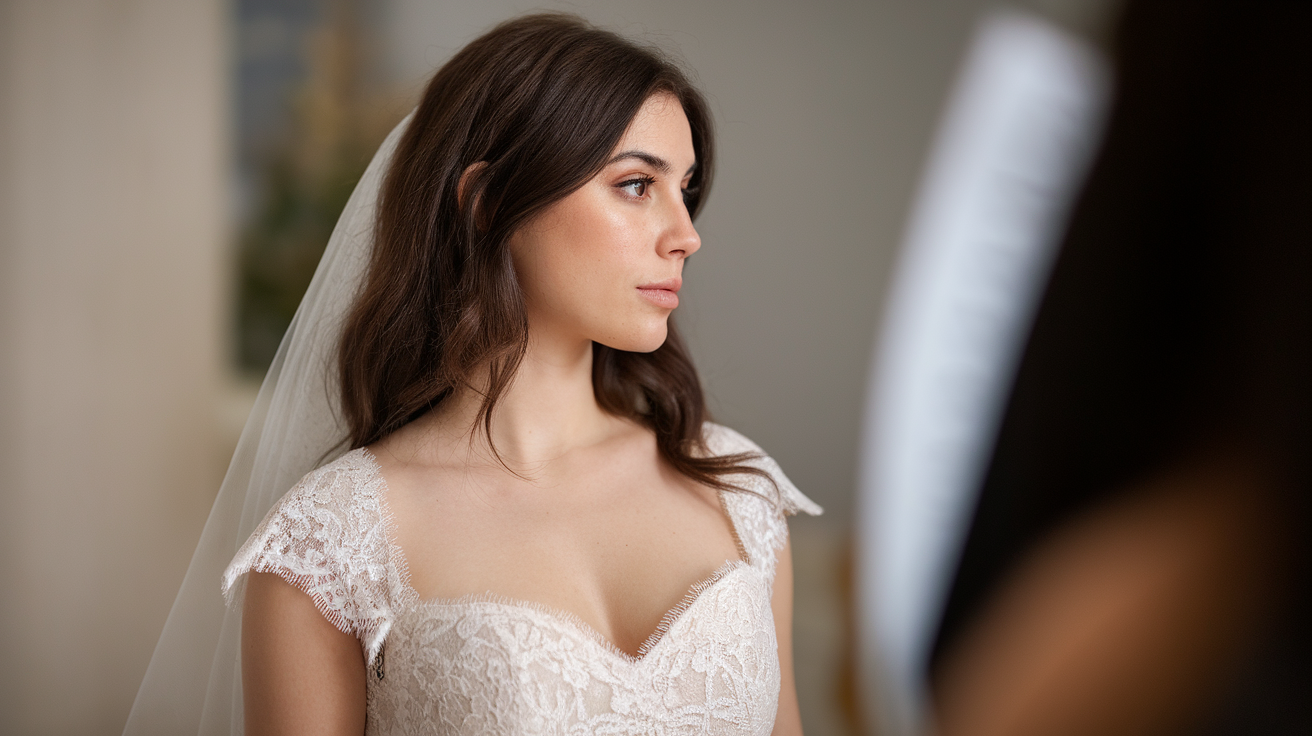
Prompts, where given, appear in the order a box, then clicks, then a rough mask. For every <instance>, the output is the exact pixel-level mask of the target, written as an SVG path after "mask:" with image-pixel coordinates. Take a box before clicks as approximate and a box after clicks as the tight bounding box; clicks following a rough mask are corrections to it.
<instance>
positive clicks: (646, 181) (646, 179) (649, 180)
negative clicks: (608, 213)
mask: <svg viewBox="0 0 1312 736" xmlns="http://www.w3.org/2000/svg"><path fill="white" fill-rule="evenodd" d="M655 182H656V178H655V177H653V176H640V177H637V178H634V179H629V180H628V181H626V182H621V183H620V184H619V188H620V189H628V188H629V187H631V186H635V185H637V184H641V185H642V186H643V190H642V194H630V195H629V196H630V197H632V198H634V199H642V198H643V197H644V196H645V195H646V194H647V189H646V188H647V187H649V186H651V185H652V184H653V183H655Z"/></svg>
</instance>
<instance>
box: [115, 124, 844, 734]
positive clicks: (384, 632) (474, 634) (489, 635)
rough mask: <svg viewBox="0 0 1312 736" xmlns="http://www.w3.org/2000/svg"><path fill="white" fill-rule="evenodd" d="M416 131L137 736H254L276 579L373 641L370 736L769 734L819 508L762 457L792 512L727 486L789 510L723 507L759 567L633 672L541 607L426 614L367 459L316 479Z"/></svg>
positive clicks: (715, 433) (221, 501)
mask: <svg viewBox="0 0 1312 736" xmlns="http://www.w3.org/2000/svg"><path fill="white" fill-rule="evenodd" d="M410 119H411V118H410V117H407V118H406V119H405V120H403V121H401V123H400V124H399V125H397V126H396V128H395V129H394V130H393V131H392V133H391V134H390V135H388V137H387V139H386V140H385V141H384V142H383V144H382V146H380V147H379V149H378V152H377V154H375V156H374V159H373V161H371V162H370V164H369V166H368V168H367V169H366V170H365V173H364V176H363V177H361V179H360V182H359V183H358V184H357V185H356V188H355V191H354V192H353V193H352V194H351V198H350V200H349V201H348V202H347V204H346V207H345V209H344V210H343V211H342V216H341V218H340V219H339V220H338V221H337V226H336V227H335V228H334V230H333V234H332V237H331V238H329V240H328V245H327V248H326V249H325V251H324V255H323V258H322V259H321V260H320V261H319V267H318V269H317V270H316V271H315V274H314V279H313V280H312V281H311V282H310V287H309V289H308V290H307V291H306V293H305V297H304V298H303V299H302V300H301V305H300V307H299V308H298V309H297V310H296V316H295V318H294V319H293V320H292V324H291V326H290V327H289V328H288V329H287V334H286V335H285V336H284V337H283V341H282V344H281V345H280V346H279V348H278V354H277V356H276V357H275V358H274V361H273V364H272V365H271V366H270V368H269V372H268V375H267V376H266V377H265V380H264V384H263V385H262V386H261V388H260V393H259V397H258V399H257V400H256V403H255V408H254V409H253V410H252V411H251V414H250V417H249V418H248V419H247V422H246V428H245V429H244V430H243V431H242V435H241V440H240V442H238V444H237V450H236V452H235V453H234V454H233V459H232V464H231V465H230V466H229V468H228V474H227V476H226V477H225V478H224V480H223V485H222V486H221V487H220V489H219V493H218V496H217V497H216V498H215V500H214V507H213V508H212V509H211V511H210V516H209V519H208V520H207V521H206V523H205V530H204V532H203V533H202V534H201V538H200V542H199V543H198V544H197V545H196V552H195V554H194V555H193V556H192V559H191V564H190V565H189V566H188V568H187V575H186V578H185V579H184V580H183V583H182V587H181V588H180V590H179V591H178V595H177V598H176V599H175V600H174V603H173V608H172V610H171V611H170V613H169V617H168V621H167V622H166V623H165V625H164V630H163V632H162V633H161V635H160V639H159V643H158V644H157V645H156V647H155V652H154V654H153V656H152V657H151V660H150V666H149V667H148V668H147V670H146V675H145V677H144V678H143V680H142V683H141V688H140V690H138V692H137V698H136V701H135V702H134V703H133V706H132V712H131V713H130V714H129V716H128V722H127V724H126V726H125V727H124V730H123V733H124V736H154V735H155V734H190V733H195V734H200V735H201V736H240V734H242V733H244V717H243V710H244V707H243V702H242V681H241V606H240V605H239V602H238V600H237V599H238V598H239V597H240V595H241V592H242V585H241V580H239V579H238V578H241V574H242V573H243V572H245V571H247V570H251V569H255V570H272V571H276V572H279V573H280V574H282V575H283V576H284V577H285V578H287V579H289V580H291V581H292V582H293V583H294V584H296V585H298V586H299V587H300V588H301V589H303V590H305V591H306V592H307V593H309V594H310V595H311V596H312V597H313V598H314V600H315V602H316V603H317V604H318V606H319V608H320V610H322V611H323V612H324V615H325V616H326V617H327V618H328V619H329V620H330V621H332V622H333V623H334V624H336V625H337V626H338V627H339V628H341V629H342V630H344V631H350V632H352V633H353V634H355V635H356V636H358V637H359V639H360V641H361V644H362V646H363V647H364V648H365V654H366V658H367V662H368V669H369V674H370V676H369V678H368V683H369V684H368V686H367V687H368V691H367V698H368V701H367V703H368V705H367V708H368V732H369V733H371V734H405V733H426V734H431V733H436V734H450V733H461V734H466V733H467V734H485V733H506V734H510V733H514V734H521V733H522V734H532V733H548V734H549V733H657V734H661V733H664V734H679V733H744V734H754V733H765V732H768V731H769V730H770V726H771V723H772V722H773V720H774V710H775V706H776V701H777V698H778V689H779V666H778V658H777V653H776V649H775V640H774V624H773V616H772V614H771V611H770V607H769V605H770V589H771V586H772V583H773V578H774V564H775V555H774V552H775V550H777V549H778V548H779V547H780V546H782V544H783V542H784V540H785V539H786V536H785V535H786V534H787V527H786V525H785V524H784V519H783V516H782V514H783V513H784V512H792V513H796V512H797V511H806V512H809V513H819V511H820V509H819V507H817V506H815V504H813V503H811V502H810V501H809V500H808V499H806V498H805V497H804V496H802V495H801V493H799V492H798V491H797V489H796V488H794V487H793V485H792V484H791V483H790V482H789V481H788V479H787V478H786V477H784V475H783V473H782V472H780V470H779V467H778V465H777V464H775V463H774V462H773V461H772V460H770V459H769V458H766V457H764V455H763V456H762V458H761V459H760V460H758V461H756V462H757V463H758V464H759V467H761V468H762V469H764V470H766V471H767V472H769V473H770V474H771V477H772V478H773V479H774V480H775V482H776V483H777V484H778V486H779V493H780V494H781V496H780V497H776V496H775V493H776V492H775V489H774V486H773V485H772V484H770V483H768V482H765V481H764V479H761V478H758V477H756V476H750V475H748V476H741V477H730V478H728V480H730V482H733V483H734V484H736V485H738V486H741V487H745V488H748V489H751V490H755V491H757V492H758V493H761V494H763V495H764V496H766V497H768V498H770V499H775V502H774V503H770V502H767V501H766V500H765V499H763V498H760V497H757V496H754V495H749V494H741V493H726V494H722V499H723V502H724V506H725V510H726V512H727V513H728V514H729V517H730V519H731V521H732V522H733V525H734V528H735V530H736V533H737V535H738V538H739V542H740V546H741V554H742V561H741V562H738V563H731V564H728V565H726V566H725V567H724V568H723V569H721V570H720V571H719V572H717V574H716V575H715V576H714V577H713V578H711V579H708V580H706V581H704V582H702V583H701V584H699V585H697V586H695V587H694V588H693V589H692V590H691V591H689V594H688V597H687V599H686V600H685V601H684V603H683V604H681V605H680V606H679V607H677V608H676V609H675V610H673V611H671V612H670V613H669V615H667V616H666V617H665V620H664V621H662V623H661V626H660V628H659V630H658V631H657V632H656V633H655V634H653V636H652V638H651V640H650V641H649V642H648V644H647V645H646V646H644V647H643V649H642V650H641V651H640V652H639V656H636V657H631V656H629V655H627V654H625V653H624V652H621V651H619V650H617V649H616V648H615V647H613V646H610V645H609V643H608V642H606V641H605V639H604V638H603V637H601V635H599V634H598V633H596V632H595V631H593V630H592V629H590V628H589V627H588V626H587V625H586V624H584V623H583V622H582V621H580V620H578V619H577V618H575V617H573V616H569V615H565V614H562V613H558V612H554V611H551V610H548V609H546V608H545V607H543V606H538V605H534V604H532V603H528V602H522V601H511V600H505V599H500V598H497V597H495V596H493V595H491V594H488V595H485V596H478V597H472V598H468V599H462V600H454V601H422V600H420V599H419V596H418V595H417V594H415V592H414V591H413V589H411V588H410V586H409V583H408V581H407V577H406V566H405V561H404V559H403V558H402V556H401V554H400V550H399V549H397V548H396V547H395V546H394V545H393V543H392V540H391V533H390V532H391V527H390V521H389V517H388V513H387V507H386V493H385V488H384V484H383V480H382V478H381V477H380V476H379V474H378V469H377V466H376V465H375V464H374V463H373V460H372V458H371V457H370V455H369V454H368V452H367V451H365V450H354V451H352V452H348V453H346V454H345V455H342V456H341V457H339V458H337V459H336V460H334V461H332V462H330V463H329V464H328V465H324V466H322V467H319V468H318V469H317V470H316V469H315V468H316V466H319V465H320V464H321V463H322V458H324V457H330V456H331V453H332V452H333V448H334V447H337V446H339V445H340V443H341V441H342V438H343V437H345V436H346V428H345V426H344V424H343V422H342V419H341V412H340V411H339V410H338V407H337V406H336V400H335V398H334V397H335V396H336V389H335V383H334V380H335V377H334V374H333V372H332V371H331V370H330V366H331V365H333V360H332V357H333V356H334V355H335V350H336V346H337V336H338V335H340V334H341V325H342V322H343V318H344V315H345V313H346V310H347V308H348V307H349V305H350V304H351V302H352V299H353V298H354V295H355V294H356V293H358V290H359V288H360V284H361V282H362V280H363V278H364V274H365V272H366V271H367V269H368V264H369V258H370V254H371V252H372V250H373V226H374V222H375V217H374V215H375V211H376V207H377V201H378V190H379V185H380V183H381V182H382V179H383V176H384V175H385V173H386V171H387V169H388V165H389V163H390V161H391V158H392V154H393V153H394V152H395V150H396V145H397V142H398V140H399V139H400V137H401V135H402V134H403V133H404V131H405V129H406V127H407V126H408V125H409V123H410ZM706 432H707V440H708V442H709V443H710V449H711V451H712V452H715V453H716V454H723V453H734V452H740V451H750V452H757V451H759V448H757V447H756V446H755V445H754V444H752V443H751V442H750V441H748V440H747V439H746V438H743V437H742V436H741V435H738V434H737V433H735V432H733V431H731V430H728V429H724V428H722V427H717V426H714V425H707V428H706ZM298 478H299V479H301V481H300V482H299V483H298V482H297V479H298ZM289 488H291V489H292V490H291V491H288V489H289ZM261 520H263V521H261ZM234 554H236V557H235V558H234ZM225 568H226V569H225ZM220 587H222V588H223V589H224V591H225V594H223V595H221V594H220ZM225 597H226V599H227V605H225Z"/></svg>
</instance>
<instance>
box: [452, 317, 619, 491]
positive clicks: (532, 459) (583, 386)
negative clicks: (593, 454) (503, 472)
mask: <svg viewBox="0 0 1312 736" xmlns="http://www.w3.org/2000/svg"><path fill="white" fill-rule="evenodd" d="M482 400H483V397H482V395H481V394H479V393H477V392H475V391H472V390H468V389H465V390H462V391H460V392H458V393H457V394H456V395H454V396H452V397H451V398H450V399H448V400H447V401H446V402H443V404H444V405H445V407H446V408H445V410H444V411H442V412H441V423H442V424H443V425H444V426H446V427H448V428H451V430H453V431H459V432H462V433H463V437H462V438H463V439H465V440H467V441H469V442H466V443H461V444H464V445H466V446H468V447H469V448H470V449H472V450H473V451H474V452H476V453H478V454H479V455H482V456H484V457H486V458H488V459H492V453H491V448H490V447H489V446H488V443H487V440H488V437H487V436H486V435H485V434H484V432H483V427H482V425H481V423H479V422H478V412H479V408H480V407H481V405H482ZM614 421H615V418H614V417H612V416H610V415H608V414H607V413H606V412H604V411H602V409H601V407H600V406H598V405H597V400H596V397H595V395H594V394H593V390H592V342H591V341H590V340H577V339H575V340H564V339H551V337H550V336H546V335H540V334H533V333H530V335H529V344H528V350H527V352H526V353H525V355H524V359H523V360H522V361H521V362H520V365H519V368H518V370H517V371H516V372H515V376H514V378H513V379H512V381H511V384H510V386H509V387H508V388H507V389H506V390H505V391H504V392H503V393H502V394H501V396H500V397H499V398H498V399H497V402H496V405H495V406H494V407H493V409H492V425H491V440H492V443H493V444H494V445H495V447H496V451H497V454H498V455H500V457H501V459H502V460H504V461H505V462H506V463H507V464H508V465H509V466H510V467H511V468H512V469H515V470H521V469H530V468H533V467H537V466H540V465H541V464H542V463H546V462H549V461H551V460H553V459H555V458H558V457H560V456H562V455H564V454H566V453H568V452H569V451H570V450H573V449H576V448H579V447H585V446H589V445H592V444H595V443H597V442H599V441H601V440H602V439H604V438H605V437H606V436H607V434H608V433H609V432H611V431H613V427H614V424H613V423H614ZM493 462H495V460H493Z"/></svg>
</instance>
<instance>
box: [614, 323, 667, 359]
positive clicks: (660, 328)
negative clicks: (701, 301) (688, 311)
mask: <svg viewBox="0 0 1312 736" xmlns="http://www.w3.org/2000/svg"><path fill="white" fill-rule="evenodd" d="M667 335H669V328H668V327H666V325H665V320H661V322H660V324H659V325H651V326H649V327H647V328H646V329H642V330H635V331H632V332H629V333H628V334H625V335H623V336H622V337H616V338H615V339H611V340H597V342H599V343H601V344H602V345H605V346H606V347H608V348H614V349H615V350H623V351H625V352H629V353H650V352H652V351H653V350H655V349H657V348H659V347H660V346H662V345H664V344H665V338H666V336H667Z"/></svg>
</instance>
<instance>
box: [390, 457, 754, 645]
mask: <svg viewBox="0 0 1312 736" xmlns="http://www.w3.org/2000/svg"><path fill="white" fill-rule="evenodd" d="M598 467H600V468H602V469H603V470H605V469H606V468H605V466H604V465H601V466H598ZM611 470H612V472H599V473H593V474H591V475H587V476H579V477H573V478H566V479H555V480H553V481H551V482H543V481H541V480H540V479H539V480H537V481H536V482H527V483H526V482H508V481H507V479H506V477H505V476H506V474H504V473H502V474H499V476H493V477H491V478H481V477H477V476H474V477H470V476H469V475H463V476H459V477H457V476H449V477H448V476H443V475H441V474H433V475H430V476H429V477H426V478H424V479H422V480H421V481H420V482H415V479H407V480H408V481H409V483H407V487H406V488H404V489H400V490H398V489H397V486H396V484H392V486H391V490H389V494H388V498H387V502H388V503H389V504H391V506H392V515H393V517H394V519H395V529H396V532H395V534H396V540H395V541H396V543H397V545H398V547H399V548H400V550H401V552H402V554H403V555H404V558H405V562H406V564H407V565H408V568H409V575H410V582H411V585H412V587H413V588H414V589H415V591H416V592H417V594H418V595H419V597H420V598H421V599H424V600H437V599H442V600H451V599H457V598H461V597H464V596H468V595H479V594H485V593H492V594H495V595H498V596H501V597H504V598H512V599H518V600H527V601H534V602H537V603H540V604H542V605H545V606H548V607H551V608H554V609H560V610H563V611H566V612H569V613H571V614H573V615H575V616H577V617H579V618H580V619H582V620H583V621H585V622H587V624H588V625H589V626H590V627H592V628H594V629H595V630H597V631H600V632H602V634H603V635H604V636H605V637H606V638H607V639H608V640H609V641H612V642H614V643H615V644H616V645H617V646H618V647H620V648H621V649H622V650H623V651H627V652H633V651H635V650H636V649H637V647H638V646H639V645H640V644H641V642H642V641H644V640H645V639H646V638H647V637H648V636H649V635H650V633H651V632H652V631H653V629H654V628H655V627H656V626H657V625H658V621H659V619H660V618H661V617H662V616H663V615H664V614H665V613H666V612H667V611H669V610H670V609H671V608H673V607H674V606H676V605H677V604H678V601H679V600H680V599H681V598H682V597H683V596H684V595H685V594H686V593H687V592H688V591H689V589H690V588H692V587H694V586H695V585H697V584H698V583H699V582H702V581H705V580H706V579H708V578H709V577H710V576H712V574H713V573H714V572H715V571H716V570H717V568H720V567H721V566H722V565H724V564H725V562H727V561H733V560H738V559H740V558H741V555H740V553H739V551H738V545H737V543H736V537H735V532H734V528H733V524H732V522H731V521H730V519H729V517H728V516H727V514H726V512H725V510H724V508H723V505H722V503H721V501H720V498H719V496H718V495H717V494H715V493H714V492H712V491H710V490H709V489H704V488H698V487H692V486H691V485H690V484H688V483H685V482H682V481H681V480H680V479H678V478H669V477H667V476H666V475H665V474H663V473H661V472H660V471H659V470H655V469H642V468H639V469H636V471H634V470H630V469H626V468H624V467H619V468H614V469H611ZM644 470H646V472H642V471H644ZM430 488H431V489H435V490H434V491H432V492H425V490H424V489H430Z"/></svg>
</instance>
